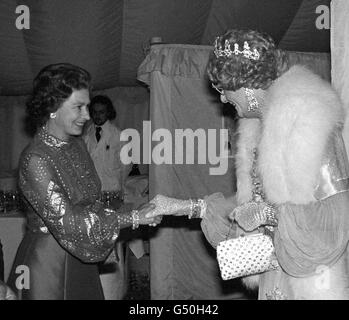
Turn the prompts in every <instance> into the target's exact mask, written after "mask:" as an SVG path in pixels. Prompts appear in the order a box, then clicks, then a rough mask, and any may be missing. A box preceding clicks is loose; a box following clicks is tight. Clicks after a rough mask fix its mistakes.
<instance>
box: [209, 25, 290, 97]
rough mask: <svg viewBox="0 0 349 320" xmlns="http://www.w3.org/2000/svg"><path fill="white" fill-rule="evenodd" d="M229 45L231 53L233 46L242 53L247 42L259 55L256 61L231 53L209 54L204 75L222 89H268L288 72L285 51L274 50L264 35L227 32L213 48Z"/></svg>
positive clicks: (251, 32) (274, 47)
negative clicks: (227, 54)
mask: <svg viewBox="0 0 349 320" xmlns="http://www.w3.org/2000/svg"><path fill="white" fill-rule="evenodd" d="M226 41H228V42H229V45H230V48H231V50H234V44H238V45H239V49H240V50H242V49H243V47H244V42H245V41H246V42H247V43H248V45H249V47H250V50H251V51H253V50H254V49H256V50H257V51H258V53H259V55H260V57H259V59H258V60H253V59H250V58H247V57H245V56H244V55H243V54H237V55H235V54H234V53H232V54H231V55H230V56H229V57H227V56H225V55H224V56H218V57H217V56H216V54H215V53H214V52H212V53H211V56H210V58H209V62H208V65H207V73H208V76H209V79H210V80H211V82H212V83H213V84H214V85H216V86H217V87H219V88H221V89H225V90H233V91H236V90H239V89H240V88H243V87H244V88H249V89H260V88H261V89H267V88H268V87H269V86H270V85H271V83H272V81H273V80H275V79H276V78H278V77H279V76H280V75H281V74H282V73H284V72H285V71H286V70H287V69H288V62H287V56H286V54H285V52H283V51H282V50H279V49H277V48H276V45H275V43H274V41H273V39H272V38H271V37H270V36H269V35H267V34H265V33H260V32H258V31H253V30H228V31H227V32H225V33H224V34H223V35H221V36H219V37H217V38H216V42H215V45H216V47H221V48H224V47H225V43H226Z"/></svg>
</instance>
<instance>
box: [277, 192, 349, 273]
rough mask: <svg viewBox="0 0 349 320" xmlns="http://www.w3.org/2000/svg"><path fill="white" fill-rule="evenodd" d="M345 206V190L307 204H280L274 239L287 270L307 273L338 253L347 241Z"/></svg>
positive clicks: (332, 260)
mask: <svg viewBox="0 0 349 320" xmlns="http://www.w3.org/2000/svg"><path fill="white" fill-rule="evenodd" d="M348 207H349V192H348V191H346V192H342V193H338V194H336V195H334V196H331V197H329V198H327V199H325V200H322V201H317V202H313V203H310V204H307V205H294V204H284V205H281V206H280V208H279V210H280V214H279V224H278V228H277V229H276V233H275V237H274V243H275V249H276V254H277V258H278V261H279V264H280V265H281V266H282V268H283V269H284V270H285V271H286V272H287V273H288V274H290V275H292V276H295V277H304V276H308V275H311V274H314V272H315V270H316V268H317V267H319V266H328V267H330V266H332V265H333V264H334V263H335V262H336V261H337V260H338V259H339V258H340V257H341V255H342V254H343V252H345V250H346V248H347V245H348V241H349V215H348Z"/></svg>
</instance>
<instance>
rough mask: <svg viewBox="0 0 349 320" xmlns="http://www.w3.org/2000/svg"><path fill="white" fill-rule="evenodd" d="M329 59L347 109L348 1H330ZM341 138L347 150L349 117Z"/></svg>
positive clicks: (333, 79)
mask: <svg viewBox="0 0 349 320" xmlns="http://www.w3.org/2000/svg"><path fill="white" fill-rule="evenodd" d="M331 14H332V16H331V20H332V28H331V61H332V84H333V86H334V87H335V89H336V90H337V92H338V94H339V95H340V97H341V99H342V101H343V104H344V107H345V109H346V110H348V109H349V39H348V33H349V22H348V15H349V3H348V1H345V0H338V1H333V2H332V8H331ZM343 139H344V142H345V146H346V149H347V152H348V150H349V119H348V117H346V121H345V124H344V129H343Z"/></svg>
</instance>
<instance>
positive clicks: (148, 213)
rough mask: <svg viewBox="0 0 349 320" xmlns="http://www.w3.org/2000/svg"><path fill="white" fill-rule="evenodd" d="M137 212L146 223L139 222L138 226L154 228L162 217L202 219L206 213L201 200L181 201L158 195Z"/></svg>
mask: <svg viewBox="0 0 349 320" xmlns="http://www.w3.org/2000/svg"><path fill="white" fill-rule="evenodd" d="M138 210H139V213H140V217H142V216H143V217H144V219H147V221H146V223H142V222H140V224H148V225H150V226H156V225H158V224H159V223H160V222H161V219H162V216H164V215H173V216H183V215H188V216H189V218H199V217H200V218H202V216H203V214H204V213H205V211H206V202H205V201H204V200H202V199H199V200H192V199H189V200H181V199H176V198H171V197H166V196H163V195H161V194H158V195H156V196H155V197H154V198H153V199H152V200H151V201H149V203H147V204H145V205H143V206H142V207H141V208H139V209H138Z"/></svg>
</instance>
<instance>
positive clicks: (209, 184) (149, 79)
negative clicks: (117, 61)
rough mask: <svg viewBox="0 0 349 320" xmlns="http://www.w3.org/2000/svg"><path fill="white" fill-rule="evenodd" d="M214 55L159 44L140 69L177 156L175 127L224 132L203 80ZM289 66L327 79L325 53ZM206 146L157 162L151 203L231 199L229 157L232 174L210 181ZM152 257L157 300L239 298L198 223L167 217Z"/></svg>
mask: <svg viewBox="0 0 349 320" xmlns="http://www.w3.org/2000/svg"><path fill="white" fill-rule="evenodd" d="M211 51H212V48H211V47H209V46H192V45H154V46H152V48H151V51H150V53H149V55H148V56H147V57H146V59H145V60H144V61H143V63H142V64H141V65H140V67H139V69H138V79H139V80H140V81H143V82H144V83H146V84H147V85H149V86H150V119H151V126H152V130H153V132H154V131H155V130H157V129H160V128H164V129H166V130H167V131H168V132H170V133H171V134H170V137H171V138H172V140H171V139H168V140H167V145H171V144H172V150H176V152H181V150H180V149H181V146H178V144H177V143H176V141H175V139H174V138H173V137H174V136H175V130H176V129H185V128H188V129H192V130H197V129H199V128H202V129H203V130H204V131H205V132H206V133H208V131H209V129H216V130H219V129H221V128H222V127H226V125H225V123H226V122H225V118H226V116H224V111H223V110H224V109H222V104H221V103H220V101H219V96H218V94H217V93H216V92H215V91H214V90H212V89H211V88H210V87H209V81H208V79H207V77H206V74H205V67H206V64H207V61H208V57H209V54H210V52H211ZM289 60H290V62H291V64H294V63H302V64H305V65H307V66H308V67H309V68H311V69H313V70H314V71H315V72H317V73H318V74H320V75H321V76H322V77H323V78H325V79H327V80H329V78H330V74H329V70H330V62H329V56H328V55H327V54H317V53H296V52H290V53H289ZM228 123H230V124H231V125H234V124H235V122H234V121H232V122H229V121H228ZM233 130H234V128H233ZM233 137H234V135H233ZM152 140H153V141H152V143H151V144H150V146H151V147H152V150H153V152H154V150H155V149H156V148H157V146H158V142H157V141H154V140H155V139H152ZM217 140H219V139H218V138H217ZM168 141H170V142H168ZM173 146H174V147H173ZM216 147H217V146H216ZM164 148H165V147H164ZM209 148H212V145H208V148H207V149H206V150H203V148H202V146H201V147H200V146H199V145H198V144H196V145H195V146H194V147H192V145H189V146H187V149H190V150H189V151H191V152H193V153H194V155H195V157H196V161H195V162H194V164H187V163H186V162H184V163H183V164H175V163H174V162H173V163H172V164H169V163H167V164H166V163H162V164H156V163H154V160H155V159H152V160H153V163H152V164H151V165H150V170H149V171H150V176H149V187H150V197H151V198H152V197H153V196H155V195H156V194H158V193H161V194H164V195H167V196H172V197H176V198H181V199H188V198H190V197H203V196H205V195H208V194H211V193H213V192H223V194H225V195H226V196H229V195H231V194H233V193H234V191H235V187H236V186H235V175H234V167H233V159H232V158H229V159H228V160H229V168H228V170H227V172H225V174H223V175H211V174H210V171H209V170H210V167H212V165H211V163H210V162H209V161H207V162H206V164H198V156H199V155H200V154H201V155H202V153H203V152H205V151H207V150H208V149H209ZM217 148H218V149H219V147H217ZM186 151H188V150H186ZM184 152H185V151H184ZM154 156H156V154H155V155H154V154H153V158H154ZM172 160H173V161H174V154H172ZM157 163H158V162H157ZM150 258H151V259H150V261H151V268H150V269H151V273H150V274H151V279H150V280H151V297H152V299H218V298H219V299H225V298H232V297H241V293H240V292H239V290H240V289H239V284H238V282H236V281H235V282H234V281H233V282H230V281H227V282H223V281H222V280H221V279H220V275H219V270H218V265H217V262H216V258H215V251H214V250H213V249H212V248H211V247H210V246H209V244H208V242H207V241H206V240H205V238H204V237H203V234H202V232H201V229H200V225H199V222H198V221H194V220H193V221H191V220H188V219H187V218H186V217H167V218H164V222H163V223H162V225H161V226H160V227H159V228H158V230H157V231H156V232H155V233H154V235H153V237H152V238H151V240H150Z"/></svg>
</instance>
